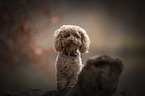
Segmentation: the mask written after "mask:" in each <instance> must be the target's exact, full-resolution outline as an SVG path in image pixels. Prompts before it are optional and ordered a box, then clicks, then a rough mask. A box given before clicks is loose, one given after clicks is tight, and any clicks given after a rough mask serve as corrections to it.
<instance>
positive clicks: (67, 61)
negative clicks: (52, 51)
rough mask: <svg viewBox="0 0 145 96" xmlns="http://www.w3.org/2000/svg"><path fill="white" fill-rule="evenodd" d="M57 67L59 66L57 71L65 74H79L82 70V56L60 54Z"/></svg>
mask: <svg viewBox="0 0 145 96" xmlns="http://www.w3.org/2000/svg"><path fill="white" fill-rule="evenodd" d="M56 66H57V70H60V71H61V72H64V73H65V74H66V73H68V74H73V73H79V72H80V71H81V68H82V61H81V58H80V55H78V56H67V55H64V54H59V55H58V57H57V60H56ZM58 68H59V69H58Z"/></svg>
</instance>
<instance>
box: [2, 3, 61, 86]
mask: <svg viewBox="0 0 145 96" xmlns="http://www.w3.org/2000/svg"><path fill="white" fill-rule="evenodd" d="M32 1H33V2H32ZM34 1H35V0H14V1H13V0H10V1H9V0H5V1H4V0H3V1H1V2H0V66H1V67H0V69H1V71H2V72H1V74H0V75H3V76H1V80H2V81H1V82H0V86H2V84H3V86H6V85H5V83H8V82H9V81H7V80H9V79H10V78H9V75H13V72H19V70H20V68H19V67H20V66H22V65H29V64H31V65H32V64H35V66H37V67H38V68H39V69H38V70H37V71H41V72H42V73H43V74H49V69H50V65H49V64H52V65H54V61H53V60H52V61H49V59H48V56H49V55H50V54H52V53H53V46H49V47H48V48H42V47H41V46H38V45H37V44H36V40H35V37H36V34H39V33H41V34H45V35H47V36H48V37H49V32H48V30H47V29H48V28H49V27H50V26H51V25H52V24H58V23H59V22H60V21H61V19H62V14H54V13H52V11H53V10H54V8H53V7H52V6H51V5H50V6H48V5H47V4H44V3H43V2H42V3H41V2H40V3H38V2H37V3H35V2H34ZM56 6H57V5H56ZM33 16H34V17H33ZM44 16H45V18H47V19H46V20H47V22H46V24H45V25H44V24H42V25H44V27H45V28H44V27H42V28H43V29H45V30H47V31H43V30H42V29H41V31H40V30H39V28H37V26H36V25H37V23H35V20H36V19H37V18H43V17H44ZM36 17H37V18H36ZM40 23H41V22H40ZM40 25H41V24H40ZM40 25H39V26H40ZM51 42H52V41H49V42H48V45H49V43H51ZM5 68H6V69H7V70H9V73H10V74H9V75H6V74H5V75H4V73H7V72H6V70H5ZM53 72H54V71H53ZM54 74H55V73H53V74H51V75H54ZM53 77H54V76H53ZM12 78H15V77H12ZM39 78H40V77H39V76H38V79H39ZM15 79H16V78H15ZM10 81H11V80H10ZM39 81H40V80H39ZM8 85H9V84H8ZM10 86H11V85H10ZM8 87H9V86H8Z"/></svg>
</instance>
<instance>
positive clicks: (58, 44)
mask: <svg viewBox="0 0 145 96" xmlns="http://www.w3.org/2000/svg"><path fill="white" fill-rule="evenodd" d="M61 38H62V37H61V33H60V30H56V31H55V34H54V48H55V50H56V51H59V52H60V51H62V49H63V48H62V43H61Z"/></svg>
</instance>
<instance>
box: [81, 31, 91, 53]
mask: <svg viewBox="0 0 145 96" xmlns="http://www.w3.org/2000/svg"><path fill="white" fill-rule="evenodd" d="M79 33H80V35H81V42H82V45H81V46H80V47H79V50H80V52H81V53H85V52H86V53H87V52H88V49H89V46H90V38H89V36H88V35H87V33H86V31H85V30H83V31H80V32H79Z"/></svg>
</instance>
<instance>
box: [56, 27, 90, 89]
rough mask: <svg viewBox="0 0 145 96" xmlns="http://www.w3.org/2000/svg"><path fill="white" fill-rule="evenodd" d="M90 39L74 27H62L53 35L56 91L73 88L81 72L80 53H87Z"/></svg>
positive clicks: (82, 30) (78, 28)
mask: <svg viewBox="0 0 145 96" xmlns="http://www.w3.org/2000/svg"><path fill="white" fill-rule="evenodd" d="M89 45H90V39H89V37H88V35H87V33H86V31H85V30H84V29H83V28H81V27H79V26H75V25H63V26H62V27H60V29H58V30H56V31H55V34H54V47H55V49H56V51H58V55H57V58H56V63H55V64H56V70H57V72H56V81H57V89H58V90H61V89H63V88H65V87H66V86H74V85H75V84H76V82H77V79H78V75H79V73H80V72H81V70H82V67H83V65H82V60H81V53H85V52H88V49H89Z"/></svg>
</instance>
